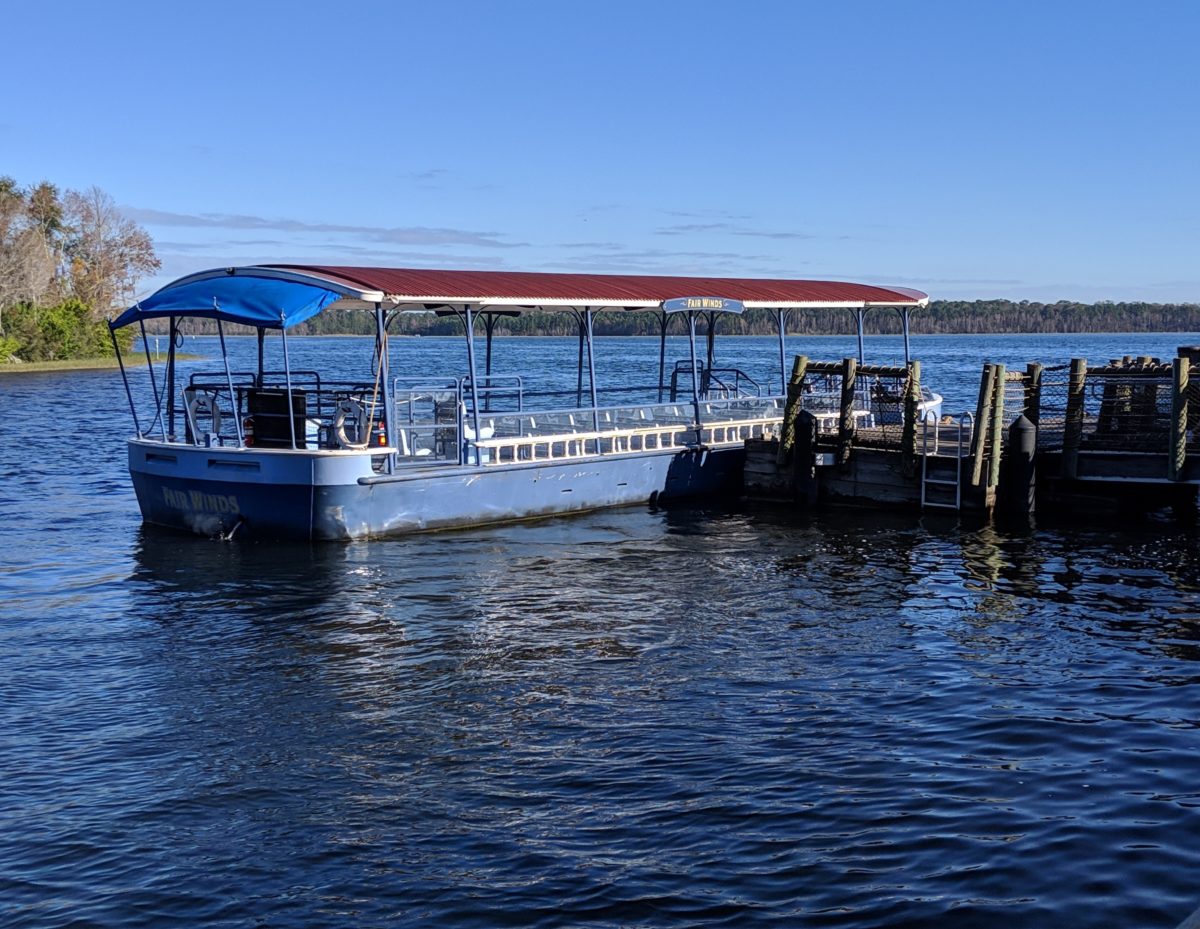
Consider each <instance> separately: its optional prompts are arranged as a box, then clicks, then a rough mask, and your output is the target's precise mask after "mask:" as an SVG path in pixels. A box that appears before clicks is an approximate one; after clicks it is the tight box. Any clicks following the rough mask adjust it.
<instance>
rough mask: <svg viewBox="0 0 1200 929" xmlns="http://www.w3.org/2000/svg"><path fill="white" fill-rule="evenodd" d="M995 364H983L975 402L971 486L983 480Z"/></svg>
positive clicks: (994, 380)
mask: <svg viewBox="0 0 1200 929" xmlns="http://www.w3.org/2000/svg"><path fill="white" fill-rule="evenodd" d="M994 368H995V365H993V364H992V363H991V362H990V361H989V362H987V363H985V364H984V366H983V374H982V375H981V376H980V378H979V400H978V402H977V403H976V404H975V428H974V430H973V432H972V434H971V459H972V461H971V486H972V487H978V486H979V485H980V484H981V483H982V482H983V453H984V450H985V449H986V448H987V434H988V429H989V428H990V427H991V424H992V390H993V389H994V388H995V386H996V377H995V374H994V372H993V369H994Z"/></svg>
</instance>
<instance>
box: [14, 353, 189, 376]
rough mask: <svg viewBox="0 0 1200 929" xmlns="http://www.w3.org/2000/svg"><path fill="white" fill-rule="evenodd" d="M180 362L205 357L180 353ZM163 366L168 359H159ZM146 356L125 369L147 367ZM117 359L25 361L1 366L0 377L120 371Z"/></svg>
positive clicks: (127, 362)
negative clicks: (49, 372)
mask: <svg viewBox="0 0 1200 929" xmlns="http://www.w3.org/2000/svg"><path fill="white" fill-rule="evenodd" d="M175 357H176V359H177V360H179V361H185V360H188V359H194V358H203V357H204V356H203V355H185V354H183V353H182V352H180V353H179V354H178V355H176V356H175ZM157 360H158V361H161V362H162V363H163V364H165V363H166V360H167V359H166V357H165V356H164V357H163V358H161V359H157ZM145 365H146V356H145V355H136V356H131V357H129V358H126V359H125V367H127V368H136V367H138V366H141V367H145ZM120 368H121V366H120V365H118V364H117V359H116V358H61V359H58V360H56V361H23V362H21V363H20V364H12V363H11V362H10V363H6V364H0V376H3V375H5V374H44V373H46V372H48V371H119V370H120Z"/></svg>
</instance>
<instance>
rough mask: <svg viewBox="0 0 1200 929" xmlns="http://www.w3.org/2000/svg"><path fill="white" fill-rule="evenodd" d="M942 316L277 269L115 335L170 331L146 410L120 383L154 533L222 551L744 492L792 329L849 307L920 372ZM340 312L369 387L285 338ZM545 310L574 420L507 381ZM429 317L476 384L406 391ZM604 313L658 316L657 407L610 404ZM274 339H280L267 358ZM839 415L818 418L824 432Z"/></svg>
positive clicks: (422, 380)
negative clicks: (201, 327) (671, 342)
mask: <svg viewBox="0 0 1200 929" xmlns="http://www.w3.org/2000/svg"><path fill="white" fill-rule="evenodd" d="M927 300H928V298H927V297H926V295H925V294H923V293H921V292H919V291H914V290H909V289H906V288H894V287H893V288H888V287H878V286H874V285H867V284H852V283H843V282H833V281H798V280H757V279H736V278H686V277H655V276H634V275H593V274H539V273H519V272H495V271H439V270H425V269H396V268H364V267H342V266H325V265H283V264H280V265H254V266H246V267H234V268H219V269H214V270H207V271H201V272H198V273H195V274H190V275H187V276H185V277H182V278H180V279H179V280H176V281H174V282H172V283H170V284H168V285H166V286H165V287H163V288H161V289H160V290H158V291H156V292H155V293H154V294H152V295H151V296H149V297H148V298H146V299H144V300H142V301H139V302H138V303H136V304H134V305H133V306H131V307H129V308H128V309H127V310H125V311H124V312H123V313H122V314H121V315H120V316H119V317H117V318H116V319H115V320H112V321H111V322H110V324H109V325H110V329H111V330H112V333H113V345H114V347H115V348H117V352H118V358H120V348H119V345H118V340H117V338H116V332H117V331H118V330H120V329H122V328H123V327H126V326H131V325H136V326H138V327H140V331H141V336H142V339H141V342H142V345H143V346H144V347H145V346H146V345H147V340H146V323H147V321H150V320H167V324H168V327H169V333H170V338H169V340H168V341H169V346H170V347H169V350H168V353H167V359H166V363H165V371H164V370H162V368H163V367H164V366H163V365H162V364H159V365H155V364H154V362H153V359H152V358H151V357H150V353H149V351H148V350H147V351H146V362H147V364H146V369H145V370H146V371H147V372H148V377H149V381H150V383H149V385H148V386H149V389H148V390H147V389H139V390H138V391H135V390H134V389H133V386H132V384H131V381H130V372H129V370H128V369H127V368H126V366H125V364H124V362H123V361H122V362H121V374H122V377H123V378H124V382H125V389H126V394H127V396H128V399H129V405H130V411H131V413H132V416H133V425H134V435H133V436H132V437H131V438H130V439H129V441H128V459H129V473H130V477H131V480H132V483H133V487H134V490H135V492H136V494H137V500H138V505H139V508H140V510H141V515H142V518H143V521H144V522H145V523H147V524H151V525H155V526H162V527H168V528H171V529H176V530H183V531H187V532H192V533H197V534H200V535H206V536H222V537H225V538H233V537H237V538H286V539H300V540H351V539H361V538H374V537H381V536H389V535H396V534H402V533H409V532H417V531H423V530H433V529H445V528H451V527H459V526H475V525H483V524H489V523H498V522H505V521H510V520H519V519H527V518H531V517H538V516H547V515H553V514H561V513H568V512H575V511H583V510H591V509H597V508H601V507H608V506H618V505H624V504H639V503H640V504H645V503H648V502H657V501H666V500H670V499H675V498H681V497H694V496H704V495H717V494H722V493H736V492H737V490H738V489H739V487H740V484H741V476H742V475H741V472H742V465H743V461H744V447H745V442H746V440H747V439H756V438H770V437H772V436H774V435H776V434H777V432H778V430H779V427H780V424H781V421H782V417H783V412H784V395H785V391H786V386H787V368H786V359H785V353H784V334H785V332H786V328H787V322H788V319H789V318H790V315H791V314H792V313H794V312H798V311H802V310H804V309H806V308H813V307H847V308H848V309H850V310H851V311H852V312H853V313H854V314H855V316H856V319H857V321H858V331H859V352H860V356H861V352H862V326H863V319H864V317H865V315H866V313H867V312H868V311H870V310H873V309H877V308H890V309H893V310H895V311H896V312H898V313H899V314H900V317H901V319H902V321H903V333H904V349H905V356H906V360H907V356H908V349H909V344H908V322H909V313H910V312H911V311H912V310H913V309H916V308H919V307H922V306H924V305H925V304H926V302H927ZM748 308H759V309H766V310H770V311H771V312H772V313H773V314H774V317H775V319H776V320H777V322H778V329H779V369H778V371H777V372H774V373H772V374H770V375H769V376H768V377H763V376H762V375H761V374H760V375H759V377H758V378H757V379H756V378H755V377H753V376H752V375H751V374H750V373H748V372H746V371H743V370H740V369H738V368H736V367H729V366H722V365H721V364H719V363H718V362H717V360H716V357H715V347H714V333H715V331H716V329H717V328H718V323H719V321H720V320H721V319H725V318H728V317H729V316H731V315H738V314H741V313H742V312H744V311H745V310H746V309H748ZM338 309H345V310H361V311H363V312H367V313H371V314H373V317H374V328H375V338H374V342H373V348H372V349H371V351H370V353H369V357H367V358H364V362H363V374H362V377H361V378H360V379H358V380H349V381H347V380H332V379H330V377H329V376H328V373H326V375H325V376H322V374H321V373H320V372H309V371H298V370H293V368H292V364H291V359H290V354H289V350H288V331H289V330H290V329H292V328H293V327H295V326H297V325H298V324H300V323H302V322H304V321H305V320H307V319H310V318H312V317H313V316H315V315H316V314H317V313H321V312H328V311H332V310H338ZM535 309H536V310H539V311H554V312H562V313H568V314H571V316H573V317H574V319H575V320H576V321H577V323H578V330H579V353H578V355H579V360H578V371H577V374H578V378H577V388H578V389H577V390H576V391H574V392H572V393H573V394H574V395H573V396H572V397H568V398H566V400H565V401H564V400H562V399H560V398H559V397H554V396H551V397H545V396H539V395H538V391H537V389H536V377H533V378H531V377H529V376H528V373H527V372H525V373H522V372H513V373H506V374H501V373H494V372H493V370H492V368H493V364H492V342H493V335H494V327H495V324H496V322H497V320H498V319H501V318H502V317H504V316H512V315H515V314H519V313H522V312H528V311H531V310H535ZM410 312H418V313H438V314H443V315H450V316H454V317H457V319H458V320H459V321H460V322H461V325H462V332H463V343H464V346H465V349H466V351H465V357H464V358H463V362H464V364H463V370H462V372H461V374H460V375H459V376H457V377H453V378H445V379H439V378H432V377H430V376H429V375H428V374H427V373H426V372H422V371H403V372H400V371H393V370H392V358H391V353H390V352H389V350H388V338H389V326H390V325H391V324H392V322H393V321H394V320H395V319H396V318H397V316H398V315H399V314H401V313H410ZM601 312H609V313H631V312H641V313H647V312H648V313H653V314H656V316H657V319H658V321H659V330H660V334H661V338H660V350H659V359H658V370H657V380H656V381H650V378H652V377H653V376H654V372H653V371H649V372H647V381H648V383H647V386H645V387H644V388H628V389H625V390H624V391H623V392H620V393H617V392H615V391H613V390H611V389H602V388H601V387H600V385H599V376H598V372H597V370H596V364H595V352H594V350H593V349H594V341H595V339H594V335H595V332H594V320H595V317H596V315H597V314H598V313H601ZM189 319H206V320H213V321H215V324H216V329H217V334H218V336H219V338H220V345H221V354H222V362H223V368H222V369H221V370H220V371H217V372H215V373H213V372H209V373H203V372H194V373H192V374H190V375H189V376H188V377H187V378H184V377H183V376H182V374H181V372H180V370H179V368H178V365H177V364H176V357H175V355H176V352H175V347H176V345H177V344H179V343H180V342H181V338H180V334H181V331H182V330H181V328H180V327H181V325H183V324H184V323H185V321H186V320H189ZM698 323H700V324H701V325H700V326H698ZM229 324H240V325H242V326H249V327H252V329H253V331H254V332H255V333H256V334H257V338H258V346H257V347H258V362H257V368H256V370H252V371H235V370H234V369H233V367H232V366H231V364H230V358H229V353H228V351H227V342H226V329H225V327H226V326H227V325H229ZM160 325H161V323H160ZM672 326H674V327H675V330H676V331H677V332H680V331H681V332H682V333H685V334H686V335H687V340H688V356H687V357H686V358H683V359H680V360H677V361H675V362H674V363H673V364H671V365H668V364H667V358H666V348H667V335H668V331H669V330H670V329H671V328H672ZM480 328H482V330H483V333H482V336H483V338H482V341H483V342H484V345H483V346H482V355H483V358H482V363H481V359H480V358H479V357H478V356H479V355H480V354H481V352H480V346H479V344H478V343H479V342H480V341H481V339H480V335H481V334H480V333H479V332H478V331H477V330H478V329H480ZM701 329H704V330H705V331H701ZM698 332H700V339H701V340H703V341H704V343H705V344H698V337H697V333H698ZM268 333H277V334H278V336H279V338H272V339H270V342H269V344H268V340H267V338H266V336H267V334H268ZM268 348H270V349H271V351H273V352H274V355H275V356H276V357H275V358H274V359H272V360H270V361H269V360H268V357H267V355H268ZM602 399H603V402H602ZM883 401H884V398H882V397H880V396H874V397H872V396H871V395H870V394H869V392H864V395H863V397H862V398H861V403H860V404H859V405H860V406H861V409H860V410H857V411H856V415H860V416H861V417H863V418H864V422H865V421H866V420H867V419H868V418H869V419H870V420H872V421H873V420H875V418H876V417H878V418H879V419H880V420H881V421H882V419H883V417H886V416H887V415H888V414H887V412H886V411H887V409H898V407H897V405H896V404H895V403H892V402H891V401H890V400H889V401H888V403H884V402H883ZM940 402H941V398H940V397H938V396H937V395H936V394H927V395H926V396H924V397H923V398H922V401H921V403H922V412H923V414H929V415H936V411H937V410H938V409H939V408H940ZM821 403H822V400H821V398H820V397H819V396H813V397H811V398H806V404H807V405H808V406H809V407H810V408H812V409H814V410H815V411H817V412H816V413H815V414H814V415H817V416H818V417H819V418H820V417H821V415H822V414H821V413H820V407H821Z"/></svg>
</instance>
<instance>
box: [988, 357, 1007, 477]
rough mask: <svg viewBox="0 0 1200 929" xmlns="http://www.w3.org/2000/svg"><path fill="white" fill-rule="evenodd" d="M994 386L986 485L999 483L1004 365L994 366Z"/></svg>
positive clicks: (1002, 427)
mask: <svg viewBox="0 0 1200 929" xmlns="http://www.w3.org/2000/svg"><path fill="white" fill-rule="evenodd" d="M994 377H995V378H996V386H995V388H994V389H993V390H992V430H991V431H992V457H991V461H990V462H989V467H988V483H987V485H988V487H995V486H996V485H997V484H999V483H1000V457H1001V455H1002V454H1003V452H1004V365H1001V364H998V365H996V366H995V368H994Z"/></svg>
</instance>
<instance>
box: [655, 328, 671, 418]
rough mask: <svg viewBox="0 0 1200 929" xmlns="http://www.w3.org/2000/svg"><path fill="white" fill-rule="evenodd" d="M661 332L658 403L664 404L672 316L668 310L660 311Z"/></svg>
mask: <svg viewBox="0 0 1200 929" xmlns="http://www.w3.org/2000/svg"><path fill="white" fill-rule="evenodd" d="M659 321H660V327H661V328H660V330H659V336H658V402H659V403H662V402H663V388H664V386H665V384H664V381H665V379H666V374H667V325H668V324H669V323H670V322H671V315H670V314H669V313H667V312H666V310H660V311H659Z"/></svg>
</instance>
